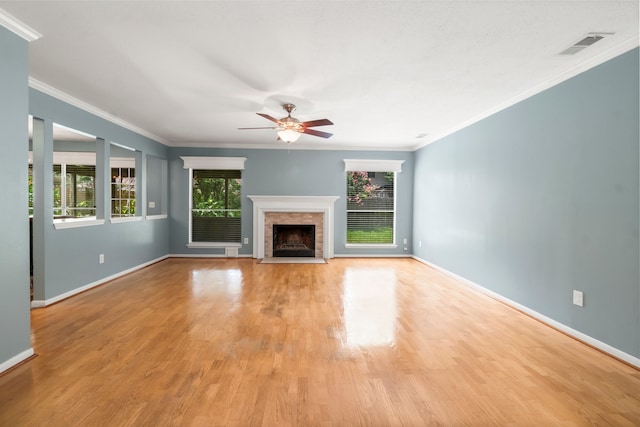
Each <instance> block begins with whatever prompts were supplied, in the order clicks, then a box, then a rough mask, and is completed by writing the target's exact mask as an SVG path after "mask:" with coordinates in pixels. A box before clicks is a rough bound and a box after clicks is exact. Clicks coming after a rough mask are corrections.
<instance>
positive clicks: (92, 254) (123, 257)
mask: <svg viewBox="0 0 640 427" xmlns="http://www.w3.org/2000/svg"><path fill="white" fill-rule="evenodd" d="M29 113H30V114H31V115H33V116H34V117H37V118H40V119H44V120H45V126H51V123H52V122H53V123H57V124H61V125H64V126H67V127H69V128H73V129H76V130H79V131H81V132H85V133H88V134H91V135H95V136H97V137H99V138H101V139H103V140H104V141H105V143H106V144H109V143H110V142H114V143H117V144H120V145H124V146H127V147H130V148H132V149H135V150H138V151H140V152H141V153H142V154H141V155H142V158H143V159H146V158H147V156H154V157H156V158H165V159H166V158H167V154H168V149H167V147H166V146H164V145H162V144H160V143H158V142H155V141H153V140H151V139H149V138H146V137H144V136H141V135H139V134H136V133H134V132H132V131H129V130H127V129H124V128H122V127H120V126H118V125H115V124H113V123H111V122H109V121H107V120H104V119H102V118H100V117H97V116H95V115H92V114H90V113H88V112H86V111H83V110H81V109H79V108H76V107H74V106H71V105H69V104H67V103H65V102H62V101H60V100H58V99H55V98H53V97H51V96H49V95H46V94H44V93H42V92H39V91H37V90H35V89H30V90H29ZM25 117H26V116H25ZM24 120H25V121H26V119H24ZM45 133H46V132H45ZM49 138H51V137H50V136H49ZM45 143H47V140H46V139H45ZM105 143H103V144H105ZM34 145H35V142H34ZM98 145H100V144H98ZM26 147H27V141H26V139H25V141H24V148H25V149H26ZM107 150H108V148H107ZM46 152H47V153H51V152H52V148H50V149H48V150H46ZM50 162H51V161H50V160H49V162H48V164H50ZM141 169H142V170H140V171H137V172H138V173H137V181H138V182H139V187H138V188H139V191H140V192H141V193H144V194H146V189H147V176H146V173H145V172H146V164H144V165H142V168H141ZM34 174H35V166H34ZM107 175H108V172H107ZM25 179H26V178H25ZM43 188H44V195H43V196H44V199H45V208H44V210H42V207H39V208H36V209H35V211H36V213H35V214H34V230H35V232H36V233H37V232H41V233H42V234H43V237H42V239H36V241H34V261H35V264H36V265H35V271H34V280H35V283H34V299H35V300H40V301H47V300H50V299H52V298H55V297H58V296H60V295H63V294H66V293H68V292H73V291H74V290H76V289H78V288H80V287H83V286H86V285H89V284H92V283H95V282H100V281H101V280H103V279H105V278H107V277H110V276H112V275H115V274H118V273H121V272H122V271H125V270H128V269H131V268H134V267H137V266H139V265H141V264H144V263H147V262H149V261H153V260H155V259H158V258H161V257H164V256H166V255H167V254H168V253H169V220H168V219H154V220H147V219H145V218H143V219H142V220H140V221H135V222H124V223H111V222H110V221H109V218H108V214H107V220H106V222H105V223H104V224H103V225H96V226H90V227H81V228H70V229H55V228H54V227H53V225H52V217H51V216H50V214H49V212H50V211H51V210H50V206H52V205H51V203H52V202H51V201H52V200H53V186H52V185H44V186H43ZM109 191H110V190H109V185H106V186H105V188H104V191H103V194H106V199H105V205H106V209H107V211H108V210H109V206H108V202H107V201H108V199H109ZM96 193H98V191H96ZM144 194H141V196H143V197H142V200H141V201H142V202H143V203H141V204H140V205H139V206H138V210H139V212H143V213H144V212H146V209H145V206H143V205H144ZM98 197H99V196H98ZM36 200H39V198H36ZM38 211H42V212H43V214H42V215H43V226H42V227H41V226H40V225H38V221H36V216H37V215H38ZM99 254H104V256H105V262H104V264H99V262H98V256H99Z"/></svg>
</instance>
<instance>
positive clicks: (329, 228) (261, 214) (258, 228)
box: [247, 196, 339, 259]
mask: <svg viewBox="0 0 640 427" xmlns="http://www.w3.org/2000/svg"><path fill="white" fill-rule="evenodd" d="M247 197H248V198H249V199H250V200H251V201H252V202H253V258H257V259H262V258H264V257H265V214H266V213H268V212H292V213H321V214H322V258H333V217H334V203H335V201H336V200H338V198H339V196H247Z"/></svg>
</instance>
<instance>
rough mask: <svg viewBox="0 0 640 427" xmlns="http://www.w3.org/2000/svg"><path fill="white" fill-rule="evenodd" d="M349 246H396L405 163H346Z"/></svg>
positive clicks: (385, 161)
mask: <svg viewBox="0 0 640 427" xmlns="http://www.w3.org/2000/svg"><path fill="white" fill-rule="evenodd" d="M344 162H345V170H346V172H347V174H346V187H347V189H346V190H347V191H346V193H347V245H394V244H395V223H396V210H395V209H396V185H395V184H396V176H397V172H400V170H401V165H402V163H403V162H402V161H395V160H346V159H345V161H344Z"/></svg>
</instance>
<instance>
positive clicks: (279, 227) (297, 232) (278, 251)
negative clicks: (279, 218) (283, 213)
mask: <svg viewBox="0 0 640 427" xmlns="http://www.w3.org/2000/svg"><path fill="white" fill-rule="evenodd" d="M315 255H316V226H315V225H313V224H301V225H289V224H286V225H284V224H273V256H274V257H315Z"/></svg>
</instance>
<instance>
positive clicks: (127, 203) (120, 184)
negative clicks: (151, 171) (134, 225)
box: [111, 167, 136, 218]
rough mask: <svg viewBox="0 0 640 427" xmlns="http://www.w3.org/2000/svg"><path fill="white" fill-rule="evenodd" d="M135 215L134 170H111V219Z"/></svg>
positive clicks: (127, 168) (123, 168) (125, 168)
mask: <svg viewBox="0 0 640 427" xmlns="http://www.w3.org/2000/svg"><path fill="white" fill-rule="evenodd" d="M135 214H136V169H135V168H130V167H119V168H113V167H112V168H111V217H112V218H120V217H126V216H135Z"/></svg>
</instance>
